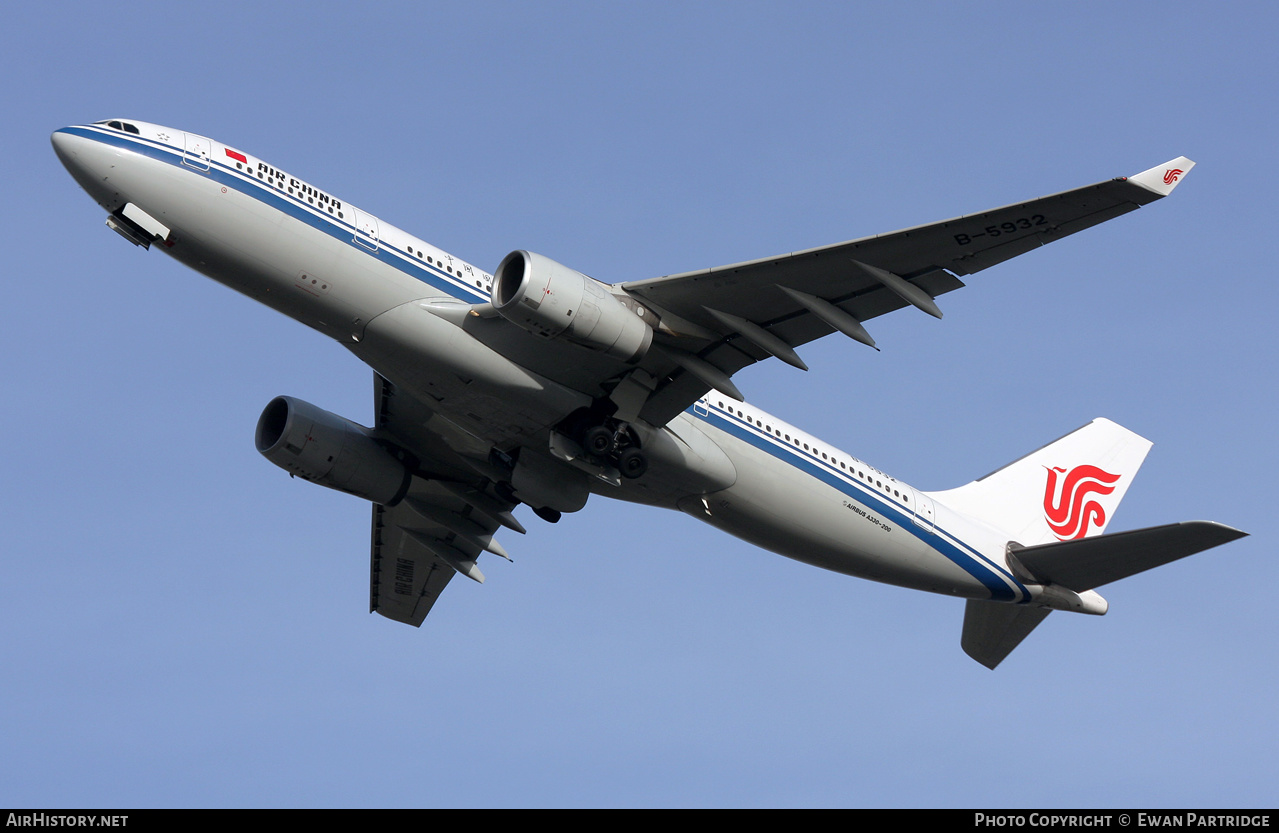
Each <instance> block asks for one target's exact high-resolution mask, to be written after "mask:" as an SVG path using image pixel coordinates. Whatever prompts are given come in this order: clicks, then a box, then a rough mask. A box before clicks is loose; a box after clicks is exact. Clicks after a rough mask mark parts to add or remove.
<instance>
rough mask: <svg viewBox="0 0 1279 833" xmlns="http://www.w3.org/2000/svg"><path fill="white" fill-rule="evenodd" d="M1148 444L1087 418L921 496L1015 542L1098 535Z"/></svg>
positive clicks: (1028, 543) (1106, 422)
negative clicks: (980, 473) (976, 475)
mask: <svg viewBox="0 0 1279 833" xmlns="http://www.w3.org/2000/svg"><path fill="white" fill-rule="evenodd" d="M1150 446H1151V443H1150V441H1149V440H1147V439H1145V438H1143V437H1140V436H1138V435H1137V434H1134V433H1133V432H1132V431H1129V430H1128V429H1127V428H1124V427H1123V426H1120V425H1117V424H1115V423H1113V422H1111V421H1110V420H1108V419H1094V420H1093V421H1092V422H1090V423H1088V424H1087V425H1085V426H1083V427H1082V428H1079V429H1078V430H1075V431H1072V432H1071V433H1069V434H1067V435H1066V436H1064V437H1062V438H1061V439H1058V440H1055V441H1053V442H1051V443H1049V444H1048V445H1045V446H1043V447H1042V448H1039V449H1037V450H1035V451H1032V452H1031V453H1030V454H1027V455H1026V456H1024V457H1022V458H1021V459H1019V460H1016V461H1014V462H1012V463H1009V464H1008V465H1006V466H1004V467H1003V468H1001V469H999V470H998V471H994V472H992V473H990V474H988V475H986V476H985V477H982V478H981V479H979V480H974V481H973V482H972V483H969V484H967V485H965V486H960V487H959V488H958V489H950V490H949V491H944V492H931V493H929V496H930V497H932V498H933V499H934V500H936V501H938V502H939V503H943V504H945V505H947V506H949V507H950V508H951V509H954V510H956V511H958V512H961V513H963V514H965V515H970V516H972V517H973V518H976V519H977V520H979V521H982V522H984V523H986V524H988V525H990V526H992V527H994V528H995V529H997V530H999V531H1000V532H1003V533H1005V534H1007V535H1008V538H1009V540H1010V541H1015V542H1016V543H1018V544H1021V545H1023V546H1034V545H1036V544H1047V543H1050V542H1053V541H1066V540H1073V539H1076V538H1084V537H1087V536H1091V535H1100V534H1101V533H1103V532H1104V531H1105V530H1106V525H1107V524H1108V523H1109V522H1110V518H1111V516H1112V515H1113V514H1114V511H1115V508H1116V507H1117V506H1118V505H1119V502H1120V501H1121V500H1123V497H1124V494H1125V493H1126V492H1127V491H1128V486H1129V484H1130V483H1132V478H1133V476H1134V475H1136V473H1137V469H1139V468H1141V464H1142V462H1143V461H1144V460H1145V459H1146V453H1147V452H1148V451H1150Z"/></svg>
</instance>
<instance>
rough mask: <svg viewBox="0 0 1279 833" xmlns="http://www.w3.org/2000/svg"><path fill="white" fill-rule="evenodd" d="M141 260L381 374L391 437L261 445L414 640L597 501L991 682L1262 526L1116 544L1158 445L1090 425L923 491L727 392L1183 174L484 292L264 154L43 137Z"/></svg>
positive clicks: (928, 301)
mask: <svg viewBox="0 0 1279 833" xmlns="http://www.w3.org/2000/svg"><path fill="white" fill-rule="evenodd" d="M52 141H53V146H54V149H55V150H56V152H57V155H58V158H59V159H60V160H61V161H62V164H63V165H65V166H66V168H67V170H68V171H70V173H71V175H72V176H73V177H75V180H76V181H77V182H78V183H79V184H80V186H81V187H82V188H84V190H85V191H87V192H88V193H89V195H90V196H91V197H93V199H94V200H95V201H96V202H97V203H98V204H99V205H100V206H102V207H103V208H104V209H105V210H106V211H107V225H108V226H110V227H111V228H112V229H114V230H115V231H116V232H118V233H119V234H120V235H121V236H122V237H124V238H125V239H126V240H128V241H130V242H131V243H135V244H137V245H139V246H141V247H143V248H150V247H151V246H153V245H154V246H157V247H159V248H160V250H161V251H164V252H166V253H168V254H169V255H172V256H173V257H174V258H176V259H177V260H178V261H180V262H182V263H185V264H186V265H188V266H190V267H192V268H193V269H196V270H197V271H199V272H202V273H203V274H205V275H208V276H209V277H211V278H213V279H214V280H217V281H220V282H221V283H224V284H226V285H227V286H230V287H231V288H233V289H236V290H239V291H240V292H242V293H244V294H246V295H248V296H249V297H251V298H255V299H257V300H259V301H261V302H262V303H264V304H267V305H268V306H270V307H272V308H274V309H276V310H279V311H280V312H282V313H284V314H285V315H288V316H290V317H292V318H295V319H297V320H298V321H301V322H302V323H304V324H306V325H308V326H310V327H312V328H314V329H316V330H319V331H320V332H321V333H324V334H325V335H327V336H330V337H331V338H334V339H336V340H337V341H338V342H339V343H341V344H342V345H344V346H345V347H346V348H347V349H348V350H350V351H351V352H352V353H354V354H355V355H356V356H357V357H359V358H360V359H361V360H362V361H364V362H365V363H366V364H368V365H369V366H370V367H371V368H372V369H373V371H374V396H375V411H376V423H375V425H374V426H373V427H372V428H365V427H362V426H359V425H356V424H355V423H353V422H350V421H349V420H346V419H344V418H342V417H339V416H337V415H335V414H332V413H329V412H327V411H324V410H321V409H320V408H318V407H316V406H315V405H311V404H309V403H307V402H303V401H301V400H298V399H293V398H290V397H286V396H281V397H278V398H276V399H274V400H273V401H271V402H270V403H269V404H268V405H267V406H266V409H265V410H264V411H263V413H262V417H261V419H260V420H259V421H258V425H257V434H256V442H257V447H258V450H259V451H261V452H262V454H264V455H265V456H266V457H267V459H269V460H271V462H273V463H275V464H276V465H278V466H280V467H282V468H284V469H285V470H286V471H288V472H289V473H290V474H294V475H297V476H298V477H302V478H304V479H307V480H310V481H312V482H315V483H318V484H320V485H322V486H327V487H329V488H332V489H337V490H340V491H343V492H347V493H350V494H352V495H356V496H358V497H361V498H364V499H366V500H369V501H370V502H372V504H373V524H372V542H371V549H372V553H371V568H370V574H371V582H370V608H371V610H375V611H377V612H378V613H380V614H382V615H383V616H386V617H388V618H390V619H394V620H397V621H400V622H407V623H409V624H412V625H421V624H422V621H423V619H424V618H425V617H426V614H427V613H428V611H430V609H431V606H432V605H433V604H434V603H435V600H436V598H438V596H439V594H440V592H441V591H442V590H443V589H444V587H445V585H447V584H448V582H449V580H450V579H451V578H452V577H453V575H454V574H455V573H461V574H462V575H464V576H467V577H468V578H471V579H474V580H476V581H483V580H484V576H483V574H481V572H480V569H479V567H478V566H477V564H476V561H477V559H478V557H479V555H480V553H482V552H489V553H494V554H496V555H499V556H504V557H505V556H506V552H505V550H504V549H503V547H502V546H501V545H500V544H498V542H497V541H496V540H495V539H494V534H495V532H497V530H498V528H499V527H505V528H507V529H510V530H513V531H515V532H518V533H523V532H525V529H524V527H523V525H522V524H521V523H520V521H518V520H517V519H516V518H515V516H514V515H513V514H512V510H514V509H515V508H516V507H518V506H519V505H520V504H527V505H528V506H529V507H531V508H532V510H533V511H534V512H535V513H536V514H537V515H538V516H539V517H541V518H543V519H545V520H547V521H551V522H555V521H558V520H559V519H560V516H561V513H565V512H576V511H578V510H579V509H581V508H582V507H583V506H585V504H586V501H587V498H588V497H589V496H590V495H591V494H592V493H594V494H600V495H605V496H608V497H614V498H619V499H622V500H629V501H635V502H639V503H647V504H652V505H655V506H662V507H666V508H669V509H675V510H679V511H682V512H685V513H687V514H689V515H692V516H693V517H695V518H699V519H701V520H703V521H705V522H706V523H709V524H712V525H713V526H716V527H718V528H720V529H722V530H724V531H726V532H729V533H732V534H733V535H736V536H738V537H739V538H742V539H745V540H747V541H750V542H752V543H754V544H757V545H759V546H761V547H765V548H767V549H769V550H772V551H773V552H776V553H780V554H782V555H785V556H788V557H790V558H794V559H798V560H800V561H804V562H807V563H810V564H815V565H817V566H819V567H825V568H827V569H829V570H834V571H836V572H840V573H846V574H849V575H854V576H861V577H863V578H868V579H874V580H876V581H882V582H887V583H890V584H896V585H900V586H903V587H912V588H916V589H919V590H928V591H931V592H933V593H942V594H946V595H950V596H957V597H960V598H964V599H967V600H968V601H967V608H966V612H965V615H964V626H963V638H962V645H963V648H964V650H965V651H966V652H967V653H968V654H969V655H970V656H972V657H973V658H974V659H976V660H977V661H978V662H981V663H982V664H984V665H986V666H988V667H990V668H994V667H995V666H996V665H998V664H999V663H1000V662H1001V661H1002V660H1003V659H1004V657H1006V656H1007V655H1008V653H1009V652H1010V651H1012V650H1013V648H1015V647H1016V646H1017V645H1018V643H1020V642H1021V640H1022V639H1023V638H1025V636H1026V635H1027V634H1029V633H1030V631H1031V630H1032V629H1033V628H1034V627H1035V626H1036V625H1038V624H1039V623H1040V622H1041V621H1042V620H1043V619H1044V617H1045V616H1047V615H1048V613H1049V612H1050V611H1053V610H1065V611H1074V612H1079V613H1091V614H1103V613H1105V612H1106V608H1107V604H1106V601H1105V600H1104V599H1103V598H1102V597H1101V596H1100V595H1098V593H1097V592H1096V590H1095V589H1094V588H1096V587H1099V586H1101V585H1104V584H1106V583H1108V582H1112V581H1116V580H1118V579H1121V578H1124V577H1126V576H1130V575H1133V574H1134V573H1138V572H1141V571H1143V570H1148V569H1150V568H1152V567H1156V566H1158V565H1160V564H1164V563H1167V562H1169V561H1172V560H1175V559H1178V558H1181V557H1183V556H1187V555H1190V554H1192V553H1196V552H1199V551H1201V550H1204V549H1207V548H1209V547H1214V546H1217V545H1219V544H1223V543H1225V542H1227V541H1231V540H1233V539H1235V538H1238V537H1240V536H1242V535H1244V533H1242V532H1240V531H1238V530H1235V529H1232V528H1230V527H1228V526H1223V525H1220V524H1216V523H1210V522H1203V521H1196V522H1189V523H1180V524H1170V525H1167V526H1159V527H1152V528H1149V529H1139V530H1135V531H1131V532H1120V533H1112V534H1105V529H1106V525H1107V522H1108V521H1109V519H1110V517H1111V515H1112V514H1113V513H1114V511H1115V507H1116V506H1117V505H1118V504H1119V501H1120V500H1121V499H1122V498H1123V496H1124V493H1125V492H1127V490H1128V486H1129V484H1130V483H1131V482H1132V478H1133V476H1134V475H1135V474H1136V473H1137V469H1138V468H1139V467H1140V466H1141V463H1142V460H1143V459H1144V458H1145V456H1146V452H1147V451H1148V450H1149V448H1150V443H1149V442H1148V441H1147V440H1145V439H1142V438H1141V437H1139V436H1137V435H1136V434H1134V433H1132V432H1131V431H1128V430H1126V429H1124V428H1121V427H1120V426H1118V425H1116V424H1114V423H1113V422H1109V421H1107V420H1104V419H1097V420H1094V421H1093V422H1091V423H1089V424H1088V425H1085V426H1083V427H1082V428H1080V429H1078V430H1076V431H1074V432H1072V433H1070V434H1067V435H1066V436H1065V437H1062V438H1061V439H1059V440H1057V441H1055V442H1053V443H1050V444H1048V445H1046V446H1044V447H1043V448H1040V449H1039V450H1038V451H1034V452H1032V453H1030V454H1029V455H1027V456H1025V457H1023V458H1021V459H1020V460H1017V461H1016V462H1014V463H1012V464H1010V465H1008V466H1005V467H1004V468H1002V469H999V470H998V471H996V472H994V473H992V474H990V475H987V476H986V477H983V478H981V479H980V480H976V481H974V482H972V483H969V484H967V485H965V486H961V487H959V488H957V489H951V490H949V491H943V492H922V491H919V490H917V489H914V488H912V487H910V486H908V485H907V484H905V483H902V482H900V481H898V480H896V479H894V478H893V477H891V476H889V475H887V474H885V473H884V472H882V471H880V470H879V469H877V468H875V467H874V466H871V465H869V464H867V463H865V462H863V461H861V460H859V459H857V458H856V457H852V456H851V455H848V454H846V453H844V452H842V451H840V450H838V449H836V448H833V447H831V446H830V445H827V444H826V443H823V442H822V441H820V440H818V439H817V438H816V437H813V436H810V435H809V434H806V433H804V432H803V431H801V430H799V429H798V428H795V427H794V426H791V425H787V424H786V423H784V422H782V421H781V420H779V419H777V418H775V417H772V416H770V415H769V414H767V413H764V412H763V411H761V410H759V409H758V408H754V407H751V406H750V405H748V404H746V403H745V402H744V401H743V396H742V394H741V393H740V392H739V391H738V389H737V386H736V385H735V384H734V383H733V381H732V380H731V378H730V377H732V376H733V374H735V373H736V372H737V371H739V370H741V369H742V368H744V367H746V366H748V365H750V364H752V363H754V362H757V361H761V360H764V359H768V358H777V359H780V360H781V361H784V362H786V363H788V364H790V365H794V366H795V367H797V368H800V369H804V370H806V369H807V367H806V366H805V365H804V362H803V360H802V359H800V357H799V355H798V354H797V353H796V351H795V348H796V347H798V346H800V345H803V344H805V343H807V342H809V341H812V340H813V339H816V338H820V337H822V336H825V335H829V334H831V333H842V334H843V335H846V336H848V337H849V338H851V339H853V340H855V341H858V342H861V343H862V344H865V345H869V346H871V347H874V346H875V341H874V339H872V338H871V336H870V334H869V333H868V332H867V330H866V328H865V327H864V326H863V324H864V322H866V321H868V320H869V319H872V318H875V317H876V316H879V315H883V314H885V313H889V312H893V311H895V310H898V309H903V308H907V307H912V308H916V309H918V310H922V311H923V312H925V313H928V314H929V315H933V316H936V317H938V318H940V317H941V312H940V310H939V309H938V307H937V304H936V302H935V300H934V299H935V298H936V297H937V296H939V295H942V294H943V293H946V292H950V291H951V290H954V289H958V288H960V287H962V286H963V285H964V284H963V283H962V282H961V281H960V279H959V278H960V276H963V275H969V274H972V273H974V272H977V271H980V270H982V269H985V268H987V267H989V266H993V265H995V264H997V263H1000V262H1002V261H1004V260H1007V259H1009V258H1011V257H1014V256H1016V255H1019V254H1021V253H1023V252H1027V251H1030V250H1031V249H1035V248H1037V247H1039V246H1041V245H1043V244H1045V243H1049V242H1051V241H1053V240H1057V239H1059V238H1061V237H1064V236H1066V235H1068V234H1073V233H1074V232H1076V231H1080V230H1081V229H1085V228H1088V227H1089V226H1092V225H1095V224H1097V223H1100V222H1103V221H1105V220H1109V219H1111V218H1113V217H1117V216H1118V215H1120V214H1124V213H1126V212H1128V211H1131V210H1133V209H1135V208H1138V207H1139V206H1142V205H1145V204H1146V203H1149V202H1152V201H1154V200H1157V199H1159V198H1161V197H1164V196H1166V195H1168V194H1169V193H1171V191H1172V190H1173V188H1174V187H1175V186H1176V185H1177V183H1178V182H1179V181H1180V179H1181V177H1183V176H1184V175H1185V174H1186V172H1188V171H1189V170H1190V168H1191V166H1192V165H1193V164H1194V163H1193V162H1191V161H1190V160H1189V159H1185V158H1184V157H1183V158H1179V159H1174V160H1172V161H1171V162H1168V163H1167V164H1164V165H1159V166H1157V167H1154V168H1151V169H1150V170H1147V171H1144V172H1142V173H1140V174H1137V175H1136V176H1132V177H1126V178H1122V177H1121V178H1119V179H1112V180H1109V181H1106V182H1101V183H1098V184H1096V185H1090V186H1087V187H1084V188H1078V189H1075V190H1073V191H1066V192H1064V193H1061V194H1056V195H1054V196H1050V197H1043V198H1041V199H1036V200H1031V201H1029V202H1024V203H1018V204H1015V205H1009V206H1005V207H1003V208H996V209H992V210H990V211H985V212H982V213H980V214H970V215H966V216H963V217H957V218H955V219H953V220H946V221H944V222H940V223H933V224H931V225H926V226H917V227H915V228H911V229H906V230H903V231H898V232H893V233H891V234H881V235H877V236H874V237H866V238H862V239H860V240H853V241H849V242H846V243H838V244H835V245H831V246H824V247H821V248H817V249H809V250H807V251H800V252H793V253H790V254H785V255H780V256H778V257H771V258H765V259H763V260H753V261H747V262H744V263H735V264H731V265H729V266H721V267H718V268H714V269H702V270H699V271H696V272H686V273H684V274H680V275H669V276H666V277H661V278H653V279H650V280H642V281H635V282H631V283H624V284H620V285H609V284H605V283H601V282H599V281H597V280H595V279H593V278H590V277H588V276H586V275H583V274H581V273H580V272H576V271H574V270H572V269H570V268H568V267H566V266H562V265H560V264H558V263H556V262H554V261H552V260H550V259H548V258H546V257H543V256H541V255H537V254H533V253H532V252H527V251H515V252H512V253H511V254H509V255H508V256H507V257H506V258H505V259H504V260H503V261H502V262H501V264H499V265H498V267H497V269H496V271H494V272H493V273H492V274H488V273H487V272H484V271H483V270H482V269H478V268H476V267H474V266H472V265H471V264H469V263H466V262H463V261H461V260H459V259H457V258H455V257H454V256H452V255H450V254H448V253H446V252H443V251H441V250H440V249H437V248H436V247H434V246H432V245H431V244H429V243H426V242H424V241H422V240H419V239H418V238H416V237H413V236H412V235H410V234H408V233H406V232H404V231H401V230H399V229H397V228H395V227H393V226H390V225H387V224H386V223H384V222H382V221H381V220H380V219H378V218H377V217H376V216H374V215H373V214H370V213H368V212H367V211H363V210H361V209H359V208H356V207H355V206H353V205H350V204H349V203H347V202H345V201H343V200H341V199H338V198H337V197H335V196H334V195H332V194H329V193H328V192H325V191H322V190H320V189H319V188H316V187H314V186H312V185H310V184H309V183H307V182H304V181H302V180H300V179H298V178H297V177H295V176H293V175H291V174H289V173H286V172H285V171H282V170H281V169H279V168H276V167H275V166H273V165H270V164H268V163H267V162H264V161H263V160H261V159H258V158H257V157H255V156H252V155H251V154H249V153H246V152H245V151H242V150H239V149H238V148H235V147H232V146H230V145H224V144H222V143H221V142H216V141H212V140H210V139H208V138H205V137H204V136H199V135H196V134H194V133H187V132H184V131H181V130H174V129H172V128H168V127H161V126H159V125H155V124H147V123H144V122H139V121H127V120H122V119H121V120H110V121H102V122H97V123H95V124H89V125H81V126H76V127H66V128H63V129H61V130H58V131H57V132H55V133H54V134H53V139H52Z"/></svg>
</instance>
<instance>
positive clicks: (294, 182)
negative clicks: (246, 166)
mask: <svg viewBox="0 0 1279 833" xmlns="http://www.w3.org/2000/svg"><path fill="white" fill-rule="evenodd" d="M258 175H259V176H268V177H273V178H274V179H275V181H276V182H277V183H279V184H280V185H283V184H284V183H285V182H287V183H288V184H289V185H288V187H289V188H292V189H293V192H294V193H295V194H297V196H299V197H314V198H315V201H316V202H318V203H320V204H321V205H331V206H333V207H334V208H335V209H341V208H342V201H341V200H338V199H334V198H333V197H330V196H329V195H328V194H326V193H324V192H323V191H321V190H320V189H319V188H315V187H312V186H310V185H307V184H306V183H305V182H303V181H302V180H300V179H298V178H297V177H292V176H289V175H288V174H286V173H284V172H283V171H279V170H276V169H275V168H272V167H271V166H270V165H268V164H267V163H265V162H259V163H258Z"/></svg>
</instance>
